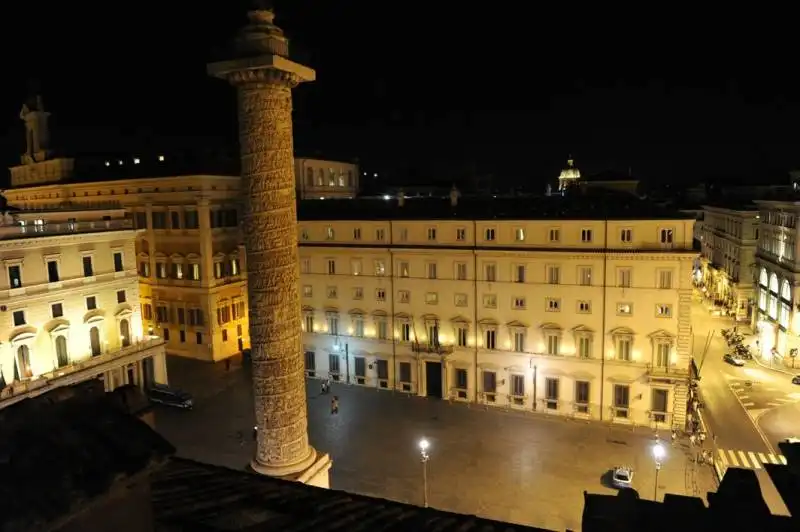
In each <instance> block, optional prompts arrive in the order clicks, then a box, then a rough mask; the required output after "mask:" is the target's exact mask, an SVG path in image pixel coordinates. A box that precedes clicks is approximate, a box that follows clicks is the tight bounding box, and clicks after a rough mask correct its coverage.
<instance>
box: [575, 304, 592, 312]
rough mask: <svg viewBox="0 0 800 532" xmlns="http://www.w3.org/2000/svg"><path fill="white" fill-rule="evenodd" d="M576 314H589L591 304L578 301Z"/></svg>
mask: <svg viewBox="0 0 800 532" xmlns="http://www.w3.org/2000/svg"><path fill="white" fill-rule="evenodd" d="M578 312H579V313H581V314H591V312H592V303H591V302H590V301H578Z"/></svg>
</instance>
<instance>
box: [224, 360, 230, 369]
mask: <svg viewBox="0 0 800 532" xmlns="http://www.w3.org/2000/svg"><path fill="white" fill-rule="evenodd" d="M230 370H231V359H230V358H226V359H225V371H230Z"/></svg>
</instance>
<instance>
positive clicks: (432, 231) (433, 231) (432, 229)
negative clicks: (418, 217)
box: [428, 227, 436, 240]
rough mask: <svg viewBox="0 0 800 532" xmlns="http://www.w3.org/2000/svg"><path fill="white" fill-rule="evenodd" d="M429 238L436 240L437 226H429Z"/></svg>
mask: <svg viewBox="0 0 800 532" xmlns="http://www.w3.org/2000/svg"><path fill="white" fill-rule="evenodd" d="M428 240H436V228H435V227H429V228H428Z"/></svg>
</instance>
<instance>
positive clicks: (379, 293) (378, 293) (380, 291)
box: [375, 288, 386, 302]
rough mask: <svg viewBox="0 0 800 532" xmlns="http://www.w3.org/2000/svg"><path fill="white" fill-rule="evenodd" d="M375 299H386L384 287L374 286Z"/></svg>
mask: <svg viewBox="0 0 800 532" xmlns="http://www.w3.org/2000/svg"><path fill="white" fill-rule="evenodd" d="M375 301H380V302H383V301H386V289H385V288H376V289H375Z"/></svg>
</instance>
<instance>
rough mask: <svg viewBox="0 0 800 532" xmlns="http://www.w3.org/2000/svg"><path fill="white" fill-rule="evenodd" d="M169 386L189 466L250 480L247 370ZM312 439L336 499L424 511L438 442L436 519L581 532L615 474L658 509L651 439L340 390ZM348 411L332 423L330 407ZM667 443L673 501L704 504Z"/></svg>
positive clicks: (646, 434) (216, 370)
mask: <svg viewBox="0 0 800 532" xmlns="http://www.w3.org/2000/svg"><path fill="white" fill-rule="evenodd" d="M169 372H170V381H171V383H172V384H173V385H174V386H176V387H179V388H181V389H184V390H186V391H189V392H190V393H192V394H193V396H194V398H195V408H194V409H193V410H191V411H183V410H179V409H170V408H168V407H165V408H159V409H158V410H157V412H156V424H157V428H158V430H159V431H160V432H161V433H162V434H163V435H164V436H165V437H166V438H167V439H169V440H170V441H171V442H172V443H173V444H174V445H175V446H176V447H177V449H178V454H179V455H180V456H184V457H187V458H192V459H195V460H199V461H203V462H209V463H214V464H219V465H224V466H227V467H232V468H237V469H241V468H244V467H245V466H246V465H247V464H248V463H249V461H250V459H251V457H252V456H253V451H254V446H255V443H254V441H253V438H252V434H251V431H252V428H253V406H252V393H251V384H250V378H249V366H247V365H245V366H244V367H242V366H241V365H239V364H238V363H236V364H234V366H233V367H232V368H231V370H230V371H226V370H225V368H224V366H223V365H221V364H217V365H212V364H207V363H203V362H196V361H191V360H185V359H178V358H170V359H169ZM307 383H308V389H307V394H308V398H309V399H308V409H309V435H310V439H311V443H312V445H314V446H315V447H316V448H317V449H319V450H320V451H322V452H327V453H330V454H331V457H332V458H333V470H332V472H331V487H332V488H333V489H340V490H345V491H351V492H356V493H362V494H367V495H373V496H377V497H383V498H388V499H394V500H398V501H403V502H410V503H413V504H421V503H422V464H421V462H420V455H419V451H418V449H417V443H418V441H419V440H420V439H421V438H423V437H425V438H427V439H428V440H429V441H430V449H429V454H430V461H429V463H428V466H429V475H428V478H429V499H430V505H431V506H433V507H435V508H440V509H445V510H450V511H455V512H460V513H464V514H478V515H480V516H483V517H489V518H493V519H500V520H503V521H509V522H515V523H522V524H528V525H534V526H539V527H545V528H550V529H553V530H564V529H567V528H572V529H575V530H578V529H580V523H581V515H582V510H583V491H584V490H587V491H590V492H594V493H614V492H615V491H614V490H613V489H612V488H610V487H607V486H608V471H609V470H610V469H611V468H612V467H614V466H617V465H629V466H631V467H632V468H633V470H634V472H635V474H634V478H633V487H634V488H635V489H637V491H639V493H640V496H641V497H642V498H646V499H651V498H652V497H653V493H654V490H655V489H656V485H655V480H656V478H655V464H654V460H653V457H652V448H653V444H654V434H653V432H652V430H651V429H646V428H645V429H632V428H631V427H618V426H614V427H612V426H610V425H607V424H600V423H587V422H583V421H575V420H570V419H569V418H564V417H548V416H546V415H541V414H540V415H536V414H529V413H520V412H513V411H512V412H505V411H503V410H501V409H495V408H492V409H489V410H485V409H484V408H483V407H477V406H475V405H466V404H461V403H458V404H450V403H448V402H447V401H440V400H431V399H425V398H420V397H409V396H406V395H404V394H400V393H392V392H387V391H381V390H377V389H374V388H361V387H357V386H347V385H344V384H334V385H333V389H332V392H331V394H330V395H321V394H320V384H319V381H315V380H309V381H307ZM334 395H336V396H338V397H339V400H340V408H341V410H340V413H339V414H338V415H331V413H330V408H329V404H330V400H331V398H332V397H333V396H334ZM661 438H662V440H663V442H664V445H665V447H666V449H667V456H666V458H665V460H664V463H663V467H662V469H661V471H660V473H659V475H658V488H657V489H658V498H659V499H661V498H663V494H664V493H665V492H669V493H675V494H682V495H698V496H701V497H703V498H705V494H706V493H707V492H708V491H713V490H714V489H715V486H716V485H715V483H714V479H713V472H712V469H711V468H710V467H709V466H701V465H696V464H695V463H694V462H693V461H690V460H688V459H687V455H689V454H693V453H692V452H691V451H690V449H689V446H688V445H687V443H686V442H677V443H676V444H675V445H674V446H673V445H671V443H670V435H669V434H668V433H667V434H662V435H661Z"/></svg>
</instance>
